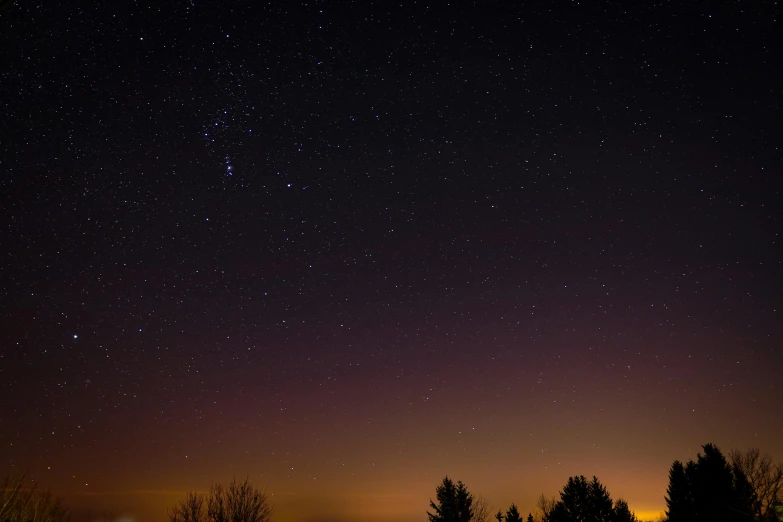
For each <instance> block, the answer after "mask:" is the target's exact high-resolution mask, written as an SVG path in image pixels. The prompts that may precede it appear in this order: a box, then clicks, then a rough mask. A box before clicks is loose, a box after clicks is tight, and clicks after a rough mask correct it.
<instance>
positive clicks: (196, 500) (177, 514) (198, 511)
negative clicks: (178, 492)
mask: <svg viewBox="0 0 783 522" xmlns="http://www.w3.org/2000/svg"><path fill="white" fill-rule="evenodd" d="M205 517H206V511H205V510H204V495H199V494H198V493H196V492H195V491H191V492H190V493H188V495H187V496H186V497H185V498H184V499H182V500H180V502H179V503H178V504H177V505H176V506H174V508H173V509H172V510H171V511H170V512H169V522H204V520H205Z"/></svg>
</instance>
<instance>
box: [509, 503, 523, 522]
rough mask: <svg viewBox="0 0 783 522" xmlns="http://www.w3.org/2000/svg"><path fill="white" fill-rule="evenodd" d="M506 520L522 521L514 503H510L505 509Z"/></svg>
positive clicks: (510, 521)
mask: <svg viewBox="0 0 783 522" xmlns="http://www.w3.org/2000/svg"><path fill="white" fill-rule="evenodd" d="M506 522H522V516H521V515H520V514H519V509H517V506H516V504H511V506H510V507H509V508H508V510H507V511H506Z"/></svg>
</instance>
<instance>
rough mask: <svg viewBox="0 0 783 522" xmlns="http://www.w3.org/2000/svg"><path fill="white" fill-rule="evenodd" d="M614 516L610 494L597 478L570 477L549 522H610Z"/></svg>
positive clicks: (550, 515)
mask: <svg viewBox="0 0 783 522" xmlns="http://www.w3.org/2000/svg"><path fill="white" fill-rule="evenodd" d="M613 515H614V509H613V506H612V499H611V497H610V496H609V492H608V491H607V490H606V488H605V487H604V486H603V484H601V483H600V482H599V481H598V479H597V478H596V477H593V480H591V481H589V482H588V481H587V479H586V478H585V477H584V476H583V475H580V476H578V477H570V478H569V479H568V483H567V484H566V485H565V487H564V488H563V490H562V491H561V492H560V500H559V501H558V502H557V503H556V504H555V506H554V509H553V510H552V511H551V513H550V514H549V516H548V517H547V518H546V519H545V520H546V521H547V522H609V521H610V520H611V518H612V516H613Z"/></svg>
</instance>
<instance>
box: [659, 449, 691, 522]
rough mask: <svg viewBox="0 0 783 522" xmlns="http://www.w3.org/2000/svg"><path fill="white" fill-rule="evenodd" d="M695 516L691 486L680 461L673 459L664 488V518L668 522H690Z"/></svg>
mask: <svg viewBox="0 0 783 522" xmlns="http://www.w3.org/2000/svg"><path fill="white" fill-rule="evenodd" d="M695 517H696V511H695V510H694V506H693V497H692V496H691V488H690V485H689V484H688V478H687V477H686V476H685V467H684V466H683V465H682V462H680V461H679V460H675V461H674V463H673V464H672V467H671V469H669V487H668V488H667V489H666V518H667V520H668V521H669V522H690V521H691V520H693V519H694V518H695Z"/></svg>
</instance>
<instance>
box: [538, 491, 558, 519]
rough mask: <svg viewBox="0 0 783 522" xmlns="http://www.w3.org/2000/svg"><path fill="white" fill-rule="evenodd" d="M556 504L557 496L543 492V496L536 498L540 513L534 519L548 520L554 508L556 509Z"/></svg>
mask: <svg viewBox="0 0 783 522" xmlns="http://www.w3.org/2000/svg"><path fill="white" fill-rule="evenodd" d="M555 504H557V501H556V500H555V497H547V496H546V495H544V494H543V493H541V496H540V497H538V498H537V499H536V507H537V508H538V511H539V512H540V515H539V514H538V513H537V514H536V518H535V519H534V520H548V519H549V516H550V514H551V513H552V510H553V509H555Z"/></svg>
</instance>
